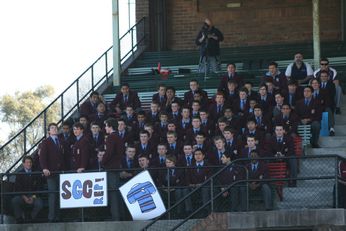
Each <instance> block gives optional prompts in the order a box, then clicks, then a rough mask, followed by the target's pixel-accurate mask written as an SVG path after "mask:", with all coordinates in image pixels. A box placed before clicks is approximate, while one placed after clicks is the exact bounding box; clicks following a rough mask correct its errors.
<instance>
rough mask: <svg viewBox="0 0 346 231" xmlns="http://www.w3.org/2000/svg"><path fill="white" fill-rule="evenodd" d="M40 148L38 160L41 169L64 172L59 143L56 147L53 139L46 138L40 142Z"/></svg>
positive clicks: (61, 150)
mask: <svg viewBox="0 0 346 231" xmlns="http://www.w3.org/2000/svg"><path fill="white" fill-rule="evenodd" d="M59 142H60V141H59ZM40 147H41V149H40V151H39V156H40V159H39V160H40V165H41V168H42V169H48V170H49V171H62V170H65V163H64V162H65V156H64V150H63V146H62V143H61V142H60V144H59V145H56V144H55V143H54V141H53V139H52V138H51V137H48V138H46V139H45V140H44V141H42V143H41V146H40Z"/></svg>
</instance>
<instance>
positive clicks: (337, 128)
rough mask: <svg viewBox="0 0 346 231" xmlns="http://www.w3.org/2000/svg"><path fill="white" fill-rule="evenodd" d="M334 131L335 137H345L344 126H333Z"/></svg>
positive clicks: (345, 130)
mask: <svg viewBox="0 0 346 231" xmlns="http://www.w3.org/2000/svg"><path fill="white" fill-rule="evenodd" d="M334 129H335V135H336V136H346V124H345V125H341V124H339V123H336V125H335V126H334Z"/></svg>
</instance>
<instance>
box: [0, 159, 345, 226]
mask: <svg viewBox="0 0 346 231" xmlns="http://www.w3.org/2000/svg"><path fill="white" fill-rule="evenodd" d="M290 158H292V157H286V158H285V157H283V158H282V159H290ZM293 158H296V157H293ZM325 158H328V159H332V158H333V160H335V162H336V163H338V162H339V160H340V159H342V160H345V158H343V157H340V156H338V155H323V156H322V155H321V156H303V157H301V158H299V159H325ZM259 159H260V160H273V159H276V158H259ZM249 160H251V159H249V158H245V159H239V160H237V161H233V162H232V163H231V165H232V164H233V165H234V164H236V163H237V162H242V161H249ZM236 165H237V166H242V165H239V164H236ZM228 166H229V165H227V166H207V167H206V168H211V169H216V170H218V172H217V173H216V174H214V175H213V176H211V178H212V179H211V178H209V180H208V182H209V183H211V182H212V181H213V182H217V180H215V179H213V178H215V177H216V176H217V175H218V174H219V173H220V172H221V171H223V170H224V169H225V168H227V167H228ZM243 167H244V166H243ZM175 168H176V169H191V168H196V166H192V167H175ZM168 169H169V168H164V167H157V168H148V170H149V171H151V170H154V171H157V170H163V171H168ZM219 169H220V170H219ZM142 170H143V169H141V168H133V169H110V170H107V171H117V172H121V171H133V172H139V171H142ZM98 171H104V170H102V169H99V170H96V169H95V170H88V171H85V172H98ZM51 173H52V174H60V173H61V174H64V173H76V171H56V172H51ZM21 174H26V173H24V172H23V173H22V172H16V173H0V176H1V178H0V179H1V180H3V181H6V180H4V178H6V179H7V181H8V180H9V179H10V178H12V177H10V176H12V175H21ZM31 174H32V175H42V172H41V171H35V172H32V173H31ZM337 175H338V172H337V171H335V172H334V174H332V173H327V174H325V175H318V176H305V177H297V178H295V179H296V180H316V179H318V180H326V179H335V182H337V179H338V176H337ZM292 179H293V178H280V179H276V178H267V179H263V180H252V179H251V180H249V178H248V176H247V177H246V179H243V180H238V181H236V182H234V183H232V184H231V185H223V184H219V183H217V184H215V183H211V190H212V189H215V188H223V189H221V190H220V192H215V193H214V194H212V193H211V194H210V199H209V200H208V201H207V202H205V203H204V204H203V205H201V206H200V207H199V208H196V209H195V211H194V212H192V213H190V214H189V216H187V217H185V218H184V220H182V221H181V223H179V224H177V225H176V226H175V227H174V228H173V229H176V228H178V227H179V226H180V225H183V224H184V222H186V221H187V220H188V219H190V218H191V217H193V216H194V215H196V214H197V213H198V212H199V211H200V210H202V209H203V208H205V207H206V206H208V205H211V208H212V211H213V206H212V204H213V202H214V200H215V199H217V198H218V197H219V196H220V195H221V194H222V193H223V192H225V191H227V190H229V189H230V188H232V187H234V186H237V184H242V183H245V182H248V181H251V182H252V181H258V182H259V181H265V182H275V181H288V180H292ZM206 184H208V183H203V184H202V185H201V186H199V187H197V188H193V189H192V192H191V193H189V194H187V195H186V196H185V197H184V198H182V199H181V200H179V201H178V202H177V203H175V204H174V205H172V206H169V207H168V210H167V211H166V213H164V214H162V215H161V216H160V217H159V218H157V219H155V220H154V221H153V222H152V223H149V224H148V225H147V226H146V227H145V228H144V230H146V229H148V228H149V227H150V226H151V225H153V224H154V223H155V222H156V221H157V220H159V219H160V218H162V217H163V216H165V215H168V217H169V215H170V213H171V212H172V210H173V209H175V208H177V206H179V205H180V204H181V203H183V202H184V200H185V199H186V198H187V197H189V196H191V195H192V194H193V193H194V192H196V190H198V189H200V188H202V187H209V186H208V185H206ZM336 186H337V184H336ZM185 187H188V188H191V186H171V185H170V183H169V182H168V185H167V186H162V185H159V186H158V187H157V188H158V189H168V190H169V189H179V188H185ZM113 190H119V189H112V191H113ZM51 192H54V193H58V191H48V190H42V189H39V191H35V192H25V193H35V194H47V193H51ZM23 193H24V192H18V191H16V192H12V191H3V184H1V194H0V196H1V200H0V201H1V211H2V212H1V214H2V215H3V214H4V213H3V211H4V204H3V201H4V200H3V197H4V196H13V195H18V194H23ZM168 195H169V194H168ZM336 198H337V190H336ZM168 204H169V205H170V202H169V203H168ZM336 204H337V202H336ZM2 218H3V217H2ZM169 219H170V218H169Z"/></svg>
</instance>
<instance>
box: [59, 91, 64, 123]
mask: <svg viewBox="0 0 346 231" xmlns="http://www.w3.org/2000/svg"><path fill="white" fill-rule="evenodd" d="M60 99H61V102H60V107H61V121H63V120H64V94H62V95H61V97H60Z"/></svg>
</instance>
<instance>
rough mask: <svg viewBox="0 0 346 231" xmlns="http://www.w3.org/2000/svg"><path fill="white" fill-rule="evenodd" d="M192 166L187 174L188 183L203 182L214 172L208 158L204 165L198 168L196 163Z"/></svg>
mask: <svg viewBox="0 0 346 231" xmlns="http://www.w3.org/2000/svg"><path fill="white" fill-rule="evenodd" d="M192 167H193V168H191V169H189V171H188V174H187V175H185V177H186V183H187V185H191V184H202V183H203V182H204V181H206V180H207V179H208V178H209V177H210V176H211V174H212V171H211V169H209V166H208V163H207V162H206V160H204V165H203V166H202V167H200V168H198V167H197V163H194V165H192Z"/></svg>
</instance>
